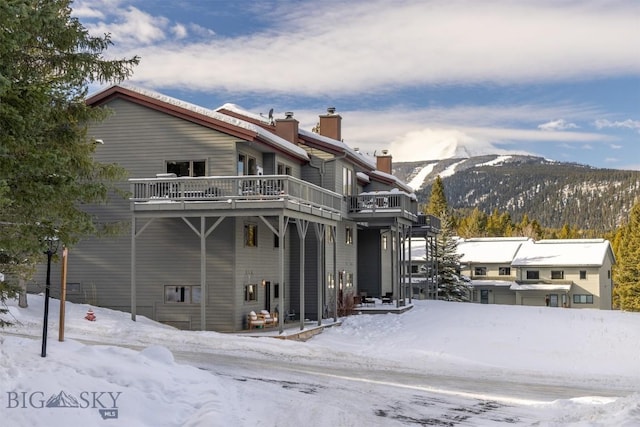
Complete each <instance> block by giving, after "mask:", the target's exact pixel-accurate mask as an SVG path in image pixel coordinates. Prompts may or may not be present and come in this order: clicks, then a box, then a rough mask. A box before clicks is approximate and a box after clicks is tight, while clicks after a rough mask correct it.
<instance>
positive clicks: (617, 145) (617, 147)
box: [609, 144, 623, 150]
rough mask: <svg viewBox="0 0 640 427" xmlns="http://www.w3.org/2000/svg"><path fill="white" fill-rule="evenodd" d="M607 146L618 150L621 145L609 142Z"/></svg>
mask: <svg viewBox="0 0 640 427" xmlns="http://www.w3.org/2000/svg"><path fill="white" fill-rule="evenodd" d="M609 148H611V149H612V150H620V149H621V148H623V147H622V145H619V144H611V145H609Z"/></svg>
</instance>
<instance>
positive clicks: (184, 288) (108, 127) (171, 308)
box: [40, 85, 417, 331]
mask: <svg viewBox="0 0 640 427" xmlns="http://www.w3.org/2000/svg"><path fill="white" fill-rule="evenodd" d="M87 102H88V104H89V105H91V106H94V107H96V108H103V107H106V108H108V109H110V110H111V111H112V113H113V114H112V115H111V116H110V117H109V118H108V119H106V120H105V121H103V122H100V123H97V124H94V125H92V126H91V127H90V129H89V133H90V135H91V136H92V137H93V138H96V139H100V140H102V141H104V144H103V145H100V146H99V147H98V148H97V150H96V153H95V155H96V158H97V160H99V161H100V162H102V163H117V164H118V165H120V166H122V167H124V168H125V169H126V170H127V171H128V173H129V179H128V181H127V182H124V183H122V188H121V189H122V190H123V191H126V192H128V194H129V197H125V198H123V197H120V196H118V195H113V197H111V199H110V201H109V203H108V204H106V205H102V206H91V207H87V209H89V210H90V212H91V213H93V214H94V215H95V216H96V218H97V219H98V220H99V221H104V222H109V223H112V222H118V223H119V224H121V233H119V234H117V235H115V236H113V237H108V238H93V239H87V240H85V241H83V242H81V243H80V244H79V245H78V246H76V247H75V248H74V249H73V251H72V253H71V254H70V257H69V262H68V272H67V282H68V287H67V298H68V299H70V300H74V301H79V302H88V303H91V304H96V305H100V306H105V307H110V308H114V309H119V310H123V311H129V312H131V314H132V318H133V319H135V318H136V316H137V315H144V316H147V317H149V318H151V319H155V320H158V321H161V322H165V323H167V324H171V325H174V326H176V327H179V328H182V329H194V330H200V329H202V330H216V331H236V330H240V329H243V328H246V327H247V314H248V313H250V312H251V311H255V312H259V311H260V310H267V311H269V312H270V313H273V314H275V313H278V315H279V325H280V328H281V329H282V327H283V322H284V320H285V316H288V318H290V319H297V320H299V321H300V326H301V327H302V326H303V321H304V319H312V320H317V321H318V322H320V321H321V319H322V318H323V317H332V316H333V317H335V316H337V314H338V312H339V308H340V306H341V304H342V303H343V302H344V301H347V299H349V298H352V296H354V295H357V294H359V293H360V292H362V291H364V292H367V294H368V295H369V296H374V297H379V296H381V295H383V294H385V293H387V292H390V293H393V297H394V303H395V304H396V305H402V304H405V303H406V299H407V298H409V299H410V298H411V295H408V292H407V290H406V289H405V287H404V286H401V284H402V283H404V280H403V277H402V275H403V272H402V268H400V266H401V265H402V262H403V257H404V256H403V253H404V251H403V250H402V249H401V248H402V247H404V246H403V245H406V244H410V243H409V242H410V236H411V229H412V226H413V225H414V224H415V222H416V219H417V215H416V210H417V202H416V199H415V196H414V195H413V192H412V190H411V188H409V187H408V186H407V185H406V184H404V183H402V182H400V181H399V180H397V179H396V178H395V177H393V175H391V156H390V155H388V153H384V154H383V155H382V156H379V157H377V158H375V157H371V156H368V155H365V154H363V153H360V152H358V151H357V150H353V149H351V148H349V147H348V146H347V145H346V144H344V143H343V142H342V137H341V120H342V118H341V116H340V115H338V114H336V113H335V111H334V110H333V109H329V110H328V111H327V113H326V114H323V115H321V116H320V117H319V122H320V126H319V133H313V132H309V131H304V130H302V129H299V128H298V121H297V120H296V119H295V118H294V117H293V113H286V114H285V117H284V118H279V119H275V120H274V119H273V117H271V115H269V117H262V116H261V115H257V114H253V113H249V112H246V111H244V110H242V109H241V108H239V107H237V106H235V105H231V104H227V105H224V106H222V107H220V108H219V109H217V110H215V111H214V110H209V109H206V108H202V107H198V106H195V105H193V104H189V103H186V102H182V101H180V100H177V99H174V98H170V97H167V96H164V95H162V94H159V93H156V92H152V91H147V90H142V89H140V88H135V87H130V86H120V85H119V86H112V87H109V88H107V89H105V90H103V91H101V92H99V93H97V94H95V95H93V96H91V97H90V98H89V99H88V100H87ZM53 277H55V274H54V276H53ZM40 279H41V278H40ZM54 288H55V286H54Z"/></svg>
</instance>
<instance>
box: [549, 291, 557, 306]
mask: <svg viewBox="0 0 640 427" xmlns="http://www.w3.org/2000/svg"><path fill="white" fill-rule="evenodd" d="M557 306H558V294H550V295H549V307H557Z"/></svg>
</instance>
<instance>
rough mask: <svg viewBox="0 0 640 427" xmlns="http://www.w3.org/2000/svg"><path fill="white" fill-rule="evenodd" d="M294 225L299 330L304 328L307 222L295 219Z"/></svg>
mask: <svg viewBox="0 0 640 427" xmlns="http://www.w3.org/2000/svg"><path fill="white" fill-rule="evenodd" d="M296 227H298V239H299V240H300V330H303V329H304V318H305V309H304V287H305V281H304V269H305V263H304V261H305V242H306V238H307V230H308V229H309V222H308V221H304V220H302V219H296Z"/></svg>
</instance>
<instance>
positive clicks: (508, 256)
mask: <svg viewBox="0 0 640 427" xmlns="http://www.w3.org/2000/svg"><path fill="white" fill-rule="evenodd" d="M528 241H531V239H529V238H528V237H484V238H471V239H461V240H459V241H458V249H457V253H458V254H459V255H462V256H461V258H460V263H462V264H466V263H473V264H482V263H485V264H511V261H512V260H513V257H514V256H515V254H516V253H517V252H518V249H520V246H521V245H522V244H523V243H525V242H528Z"/></svg>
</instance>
